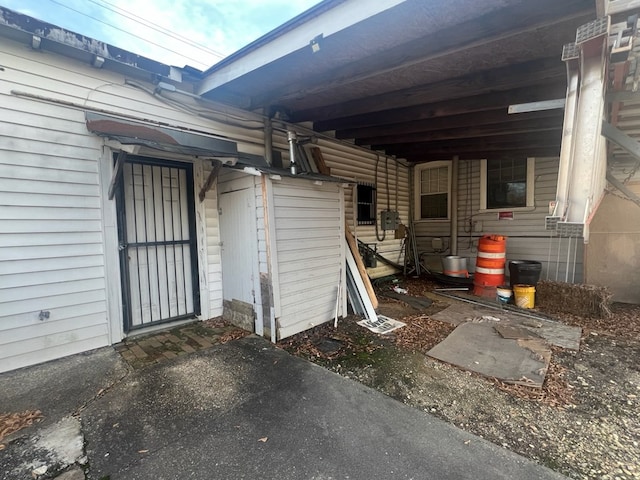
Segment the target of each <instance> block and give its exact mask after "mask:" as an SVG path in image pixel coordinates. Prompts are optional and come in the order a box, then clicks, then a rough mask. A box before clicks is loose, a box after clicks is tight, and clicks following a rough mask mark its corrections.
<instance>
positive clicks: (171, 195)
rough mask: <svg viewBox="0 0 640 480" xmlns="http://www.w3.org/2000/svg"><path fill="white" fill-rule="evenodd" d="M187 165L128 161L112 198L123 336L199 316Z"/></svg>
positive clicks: (190, 172)
mask: <svg viewBox="0 0 640 480" xmlns="http://www.w3.org/2000/svg"><path fill="white" fill-rule="evenodd" d="M194 212H195V208H194V194H193V166H192V165H191V164H188V163H178V162H168V161H162V160H150V159H146V158H139V157H128V158H127V162H126V163H125V164H124V165H123V172H122V177H121V183H120V188H119V193H118V239H119V242H120V267H121V274H122V292H123V310H124V329H125V331H126V332H128V331H130V330H133V329H137V328H142V327H146V326H149V325H154V324H158V323H163V322H169V321H175V320H180V319H185V318H191V317H194V316H195V315H197V314H199V313H200V301H199V289H198V274H197V272H198V269H197V251H196V233H195V215H194Z"/></svg>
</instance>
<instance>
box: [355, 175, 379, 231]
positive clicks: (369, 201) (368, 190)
mask: <svg viewBox="0 0 640 480" xmlns="http://www.w3.org/2000/svg"><path fill="white" fill-rule="evenodd" d="M356 202H357V205H358V207H357V219H358V225H375V224H376V186H375V185H373V184H369V183H359V184H358V186H357V191H356Z"/></svg>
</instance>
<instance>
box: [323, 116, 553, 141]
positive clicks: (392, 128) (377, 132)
mask: <svg viewBox="0 0 640 480" xmlns="http://www.w3.org/2000/svg"><path fill="white" fill-rule="evenodd" d="M562 116H563V112H560V111H557V110H544V111H540V112H531V113H522V114H519V115H509V114H508V113H507V111H506V109H505V108H501V109H499V110H488V111H484V112H475V113H468V114H462V115H452V116H449V117H437V118H428V119H426V120H416V121H413V122H403V123H394V124H391V125H376V126H373V127H362V128H347V129H344V130H337V131H336V132H335V135H336V138H340V139H352V138H364V137H377V136H383V135H406V134H409V133H418V132H432V131H441V130H446V129H449V128H464V127H478V126H482V125H495V124H498V123H506V122H509V123H510V124H512V125H516V124H517V123H519V122H527V121H530V120H536V119H540V118H547V119H550V120H551V121H553V120H555V119H556V118H559V119H562Z"/></svg>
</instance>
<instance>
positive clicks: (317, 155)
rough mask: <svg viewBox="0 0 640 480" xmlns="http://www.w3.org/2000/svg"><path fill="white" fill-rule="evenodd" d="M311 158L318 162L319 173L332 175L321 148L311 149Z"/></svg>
mask: <svg viewBox="0 0 640 480" xmlns="http://www.w3.org/2000/svg"><path fill="white" fill-rule="evenodd" d="M311 157H312V158H313V160H314V161H315V162H316V166H317V167H318V171H319V172H320V173H321V174H323V175H331V169H330V168H329V167H327V164H326V163H325V161H324V157H323V156H322V150H320V147H311Z"/></svg>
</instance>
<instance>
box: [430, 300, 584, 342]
mask: <svg viewBox="0 0 640 480" xmlns="http://www.w3.org/2000/svg"><path fill="white" fill-rule="evenodd" d="M431 318H434V319H435V320H440V321H441V322H447V323H450V324H452V325H460V324H462V323H466V322H476V323H477V322H480V321H482V320H483V319H485V320H486V319H497V320H499V321H500V322H501V324H502V325H509V326H513V327H521V328H526V329H527V330H529V331H531V332H532V333H534V334H535V335H537V336H539V337H541V338H544V339H545V340H546V341H547V342H549V343H550V344H551V345H556V346H558V347H562V348H567V349H570V350H578V349H579V348H580V336H581V335H582V329H581V328H580V327H573V326H570V325H565V324H563V323H560V322H555V321H553V320H547V319H544V318H531V316H523V315H519V314H518V313H516V312H512V311H506V310H499V309H494V308H489V307H484V306H480V305H473V304H469V303H461V302H456V303H453V304H452V305H450V306H448V307H447V308H445V309H444V310H442V311H440V312H438V313H436V314H435V315H433V316H432V317H431Z"/></svg>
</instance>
